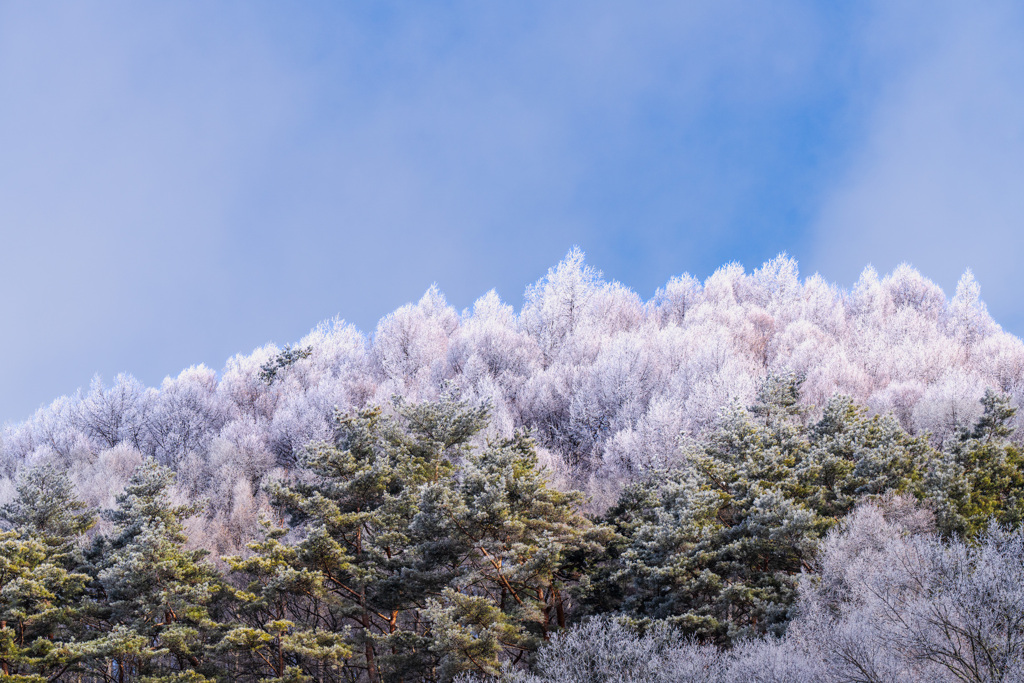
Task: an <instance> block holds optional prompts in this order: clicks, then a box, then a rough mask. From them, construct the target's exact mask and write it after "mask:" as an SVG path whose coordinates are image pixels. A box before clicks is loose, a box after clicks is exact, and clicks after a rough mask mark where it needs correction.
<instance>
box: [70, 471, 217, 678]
mask: <svg viewBox="0 0 1024 683" xmlns="http://www.w3.org/2000/svg"><path fill="white" fill-rule="evenodd" d="M174 476H175V475H174V473H173V472H172V471H171V470H169V469H168V468H166V467H164V466H162V465H159V464H158V463H156V461H154V460H152V459H148V460H146V461H145V462H144V463H143V464H142V465H140V466H139V467H138V468H137V469H136V470H135V472H134V474H133V475H132V478H131V480H130V481H129V483H128V485H127V486H126V487H125V490H124V491H123V492H122V493H121V494H120V495H118V496H117V498H116V507H115V508H114V509H113V510H111V511H109V512H108V513H107V514H106V517H107V519H108V520H110V521H111V522H113V525H114V530H113V533H112V535H111V536H110V537H100V538H99V539H97V541H96V542H95V543H94V544H93V546H92V547H91V548H90V549H89V551H88V553H87V559H88V560H89V561H90V562H91V567H92V573H93V576H94V579H95V581H94V583H93V591H94V600H95V614H94V617H93V618H94V623H95V628H96V630H97V631H98V632H99V633H100V634H101V635H100V636H99V637H98V638H96V639H94V640H93V641H92V642H91V643H90V644H89V647H88V649H87V650H86V651H85V654H86V655H87V656H88V657H89V662H88V665H89V668H90V670H91V671H93V672H97V673H98V672H109V671H114V672H116V680H117V681H118V682H119V683H121V681H127V680H136V679H140V678H142V679H146V680H150V681H154V683H155V682H156V681H164V680H166V681H172V680H180V679H181V677H182V676H186V677H191V678H192V679H195V680H200V679H202V678H203V677H204V676H206V675H215V673H216V672H215V671H214V670H213V666H212V664H211V663H210V662H209V661H208V659H207V658H206V648H207V646H208V645H210V644H211V643H212V641H213V640H214V639H215V638H216V624H215V622H214V621H213V620H212V619H211V616H210V611H209V610H210V607H211V605H212V604H213V603H214V602H215V600H216V599H217V597H218V594H219V593H220V592H221V586H220V582H219V580H218V576H217V574H216V572H215V571H214V570H213V568H212V567H211V566H210V565H208V564H207V563H206V562H205V561H204V559H203V558H204V556H205V555H206V551H203V550H186V549H185V547H184V546H185V543H186V542H187V540H188V538H187V537H186V536H185V533H184V521H185V520H186V519H187V518H188V517H190V516H192V515H194V514H195V513H196V512H198V510H199V508H198V506H196V505H173V504H171V499H170V490H169V489H170V487H171V485H172V483H173V481H174ZM190 672H191V673H190ZM104 675H107V674H104Z"/></svg>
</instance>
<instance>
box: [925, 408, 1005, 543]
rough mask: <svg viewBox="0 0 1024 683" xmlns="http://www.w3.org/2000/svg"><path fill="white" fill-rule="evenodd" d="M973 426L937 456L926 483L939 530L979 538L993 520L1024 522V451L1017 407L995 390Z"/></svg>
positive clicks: (926, 493)
mask: <svg viewBox="0 0 1024 683" xmlns="http://www.w3.org/2000/svg"><path fill="white" fill-rule="evenodd" d="M981 403H982V407H983V412H982V415H981V417H980V418H979V419H978V421H977V422H976V424H975V425H974V427H973V428H971V429H967V430H964V431H963V432H961V434H960V437H959V438H958V439H957V440H956V441H954V442H953V443H952V444H950V446H949V448H948V449H947V450H946V451H944V452H943V453H942V454H941V455H940V457H939V458H938V459H937V460H936V462H935V463H934V465H933V467H932V468H931V470H930V472H929V474H928V477H927V480H926V481H925V482H924V484H923V491H924V493H925V495H927V496H928V497H929V498H931V499H932V500H933V504H934V505H935V507H936V512H937V522H938V526H939V530H940V531H942V532H943V533H946V534H958V535H964V536H968V537H974V536H976V535H977V534H978V533H979V532H981V531H984V530H985V528H986V527H987V526H988V524H989V522H990V520H995V521H997V522H999V523H1001V524H1005V525H1009V526H1011V527H1015V526H1017V525H1019V524H1020V523H1021V522H1022V521H1024V454H1022V453H1021V450H1020V448H1019V447H1018V446H1017V445H1016V444H1014V443H1013V442H1012V441H1011V440H1010V437H1011V436H1012V435H1013V428H1012V427H1011V426H1010V421H1011V420H1012V419H1013V416H1014V415H1015V414H1016V408H1014V407H1012V406H1011V405H1010V399H1009V397H1007V396H1004V395H1001V394H998V393H996V392H994V391H992V390H991V389H989V390H987V391H986V392H985V396H984V397H983V398H982V400H981Z"/></svg>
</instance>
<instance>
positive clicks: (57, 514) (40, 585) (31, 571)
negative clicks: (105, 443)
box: [0, 465, 94, 681]
mask: <svg viewBox="0 0 1024 683" xmlns="http://www.w3.org/2000/svg"><path fill="white" fill-rule="evenodd" d="M0 519H3V520H4V521H5V522H6V523H7V525H9V526H10V527H12V528H13V529H14V530H13V531H8V532H6V533H0V671H2V672H3V675H2V676H0V679H3V680H40V681H45V680H52V679H54V678H56V677H58V676H59V675H61V673H63V672H65V671H67V670H69V669H71V668H72V667H73V666H74V665H75V664H76V662H77V661H78V659H79V653H78V652H77V651H76V649H75V646H74V644H73V643H71V644H69V641H71V640H73V639H74V637H75V635H76V634H77V633H78V632H79V631H80V628H79V626H80V618H81V610H80V604H79V599H80V597H81V596H82V594H83V593H84V591H85V586H86V584H87V583H88V581H89V577H88V576H87V575H86V574H82V573H79V572H76V571H74V569H75V565H76V564H77V561H78V560H79V559H80V557H78V553H77V543H78V542H79V541H80V539H81V536H82V534H84V533H85V532H86V531H88V530H89V529H90V528H91V527H92V526H93V524H94V518H93V515H92V514H91V512H90V511H88V510H87V509H86V506H85V504H84V503H82V502H81V501H80V500H79V499H78V498H77V497H76V496H75V493H74V488H73V487H72V485H71V482H70V480H69V479H68V478H67V476H66V475H65V474H64V473H63V472H61V471H59V470H57V469H56V468H54V467H52V466H50V465H41V466H39V467H36V468H33V469H30V470H26V471H25V472H23V473H22V475H21V477H20V478H19V482H18V489H17V496H16V498H15V499H14V500H13V501H12V502H11V503H8V504H7V505H4V506H3V507H2V508H0Z"/></svg>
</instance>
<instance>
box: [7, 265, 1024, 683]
mask: <svg viewBox="0 0 1024 683" xmlns="http://www.w3.org/2000/svg"><path fill="white" fill-rule="evenodd" d="M1022 394H1024V345H1022V344H1021V342H1020V340H1018V339H1017V338H1016V337H1013V336H1011V335H1008V334H1006V333H1004V332H1002V331H1001V330H1000V329H999V327H998V326H997V325H996V324H995V323H994V322H993V321H992V320H991V319H990V318H989V317H988V314H987V313H986V312H985V308H984V305H983V304H982V303H981V301H980V299H979V298H978V288H977V285H976V284H975V283H974V281H973V280H972V279H971V277H970V275H969V274H968V275H966V276H965V277H964V278H963V279H962V280H961V282H960V285H959V286H958V288H957V292H956V294H955V295H954V297H953V298H952V300H950V301H947V300H946V298H945V297H944V295H943V294H942V292H941V291H940V290H939V289H938V288H937V287H936V286H935V285H933V284H932V283H930V282H928V281H927V280H925V279H923V278H922V277H921V276H920V275H918V274H917V273H916V272H915V271H913V270H912V269H910V268H909V267H906V266H902V267H900V268H898V269H897V270H896V271H895V272H894V273H892V274H891V275H889V276H887V277H886V278H884V279H880V278H879V277H878V276H877V275H876V274H875V273H874V271H872V270H870V269H869V270H868V271H865V273H864V275H863V276H862V277H861V279H860V280H859V281H858V283H857V284H856V286H855V287H854V288H853V290H852V291H850V292H843V291H840V290H838V289H837V288H835V287H832V286H831V285H828V284H826V283H824V282H823V281H822V280H821V279H820V278H818V277H816V276H815V277H812V278H809V279H807V280H806V281H803V282H801V281H800V280H799V279H798V277H797V272H796V264H795V263H794V262H793V261H792V260H790V259H788V258H785V257H780V258H778V259H775V260H774V261H772V262H770V263H768V264H766V265H765V266H764V267H763V268H761V269H759V270H757V271H755V272H754V273H752V274H749V275H748V274H745V273H744V272H743V270H742V268H740V267H739V266H735V265H731V266H727V267H725V268H722V269H720V270H719V271H717V272H716V273H715V274H714V275H712V276H711V277H710V278H708V280H707V281H705V282H704V283H700V282H698V281H697V280H696V279H694V278H691V277H689V276H683V277H681V278H677V279H674V280H673V281H671V282H670V283H669V284H668V285H667V286H666V287H665V288H664V289H662V290H659V292H658V293H657V294H656V296H655V297H654V298H653V299H652V300H651V301H649V302H646V303H644V302H642V301H641V300H640V299H639V297H637V296H636V295H635V294H634V293H632V292H630V291H629V290H627V289H625V288H624V287H622V286H621V285H619V284H617V283H607V282H604V281H602V280H601V279H600V277H599V274H598V273H597V272H596V271H594V270H592V269H591V268H589V267H588V266H586V265H585V264H584V263H583V259H582V255H581V254H580V253H579V252H577V251H573V252H571V253H570V254H569V255H568V257H567V258H566V259H565V261H563V262H562V263H561V264H559V265H558V266H557V267H556V268H553V269H552V270H551V271H549V273H548V275H547V276H546V277H545V278H543V279H541V280H540V281H539V282H538V283H537V284H536V285H535V286H533V287H531V288H530V289H529V290H528V291H527V296H526V303H525V305H524V308H523V310H522V311H520V312H519V313H518V314H516V313H515V312H514V311H513V310H512V308H511V307H509V306H506V305H504V304H502V303H501V302H500V301H499V300H498V298H497V295H495V294H494V293H493V292H492V293H490V294H488V295H486V296H485V297H483V298H482V299H481V300H480V301H478V302H477V303H476V304H475V305H474V307H473V309H472V310H467V311H465V312H463V313H462V314H458V313H457V312H456V311H454V310H453V309H452V308H451V307H449V306H448V305H447V304H446V303H445V301H444V299H443V297H441V295H440V294H439V293H438V292H437V291H436V290H434V289H431V290H430V291H428V292H427V294H426V295H425V296H424V298H423V299H422V300H421V301H420V302H419V303H418V304H417V305H415V306H413V305H410V306H405V307H403V308H401V309H399V310H398V311H396V312H395V313H394V314H392V315H390V316H388V317H387V318H385V319H384V320H382V321H381V323H380V324H379V325H378V327H377V329H376V331H375V333H374V334H373V335H372V336H371V337H364V336H363V335H361V334H360V333H358V332H357V331H356V330H354V329H353V328H352V327H350V326H346V325H343V324H341V323H340V322H334V323H329V324H325V325H322V326H321V327H319V328H317V330H315V331H314V332H313V333H311V334H310V335H309V336H308V337H306V338H305V339H303V340H301V341H300V342H299V344H298V345H296V346H295V347H291V346H289V347H285V348H284V349H278V348H276V347H274V346H268V347H265V348H262V349H259V350H257V351H256V352H254V353H253V354H251V355H249V356H237V357H235V358H233V359H232V360H231V361H229V363H228V365H227V367H226V368H225V369H224V370H223V371H222V372H221V373H220V374H219V375H218V374H217V373H214V372H213V371H211V370H209V369H207V368H204V367H195V368H190V369H188V370H186V371H185V372H183V373H182V374H181V375H179V376H178V377H177V378H173V379H172V378H168V379H167V380H165V381H164V383H163V385H162V386H161V387H160V388H159V389H147V388H145V387H143V386H142V385H140V384H139V383H138V382H136V381H135V380H134V379H132V378H131V377H128V376H119V377H118V378H116V379H115V381H114V384H113V385H112V386H110V387H107V386H104V385H103V384H102V383H101V382H100V381H99V380H98V379H97V380H96V381H95V382H94V383H93V385H92V387H91V388H90V390H89V391H88V392H87V393H84V394H80V395H76V396H72V397H64V398H61V399H58V400H57V401H55V402H54V403H53V404H51V405H50V406H48V407H45V408H43V409H41V410H40V411H39V412H38V413H37V414H36V415H35V416H33V417H32V418H31V419H30V420H28V421H26V422H24V423H22V424H20V425H15V426H10V427H7V428H6V429H5V431H4V434H3V439H2V443H0V475H2V477H0V680H12V681H43V680H53V681H57V680H66V681H72V680H76V681H118V682H119V683H120V682H123V681H154V682H155V681H168V682H169V681H194V682H199V681H206V680H271V681H307V680H311V681H352V682H353V683H355V682H357V681H370V682H372V683H376V682H377V681H389V682H390V681H403V682H406V683H414V682H416V681H449V680H452V679H453V678H456V677H460V676H462V677H465V676H476V677H484V678H487V677H494V676H501V677H504V678H506V679H508V680H511V681H546V680H566V681H572V680H580V681H583V680H588V681H591V680H592V681H600V680H609V681H610V680H632V679H630V676H632V677H633V679H636V680H666V681H668V680H673V681H676V680H678V681H687V680H736V681H747V680H762V681H783V680H823V681H824V680H829V681H831V680H871V681H889V680H891V681H898V680H921V681H924V680H939V681H941V680H977V681H989V680H1016V679H1014V678H1013V677H1014V676H1015V675H1017V674H1016V672H1017V671H1019V670H1020V668H1021V648H1022V646H1021V642H1024V641H1022V638H1024V625H1022V623H1021V622H1020V619H1019V617H1018V616H1017V615H1019V613H1020V612H1021V610H1020V607H1021V604H1022V603H1021V596H1024V589H1022V586H1021V584H1022V582H1021V579H1022V578H1024V570H1022V563H1024V559H1022V555H1021V550H1020V548H1021V531H1019V529H1020V528H1021V523H1022V522H1024V456H1022V454H1021V450H1020V438H1019V436H1018V431H1017V427H1018V426H1019V424H1020V417H1019V415H1018V413H1017V410H1016V408H1015V406H1016V405H1018V403H1019V400H1020V398H1021V395H1022ZM580 491H582V492H580ZM1014 530H1017V531H1014ZM985 610H989V612H985ZM613 648H614V649H615V650H616V651H622V652H623V653H624V654H623V656H622V658H620V659H610V658H609V657H608V652H609V651H610V650H611V649H613ZM624 667H626V668H624ZM627 669H628V670H627ZM658 676H662V678H660V679H659V678H658ZM666 676H668V677H667V678H666Z"/></svg>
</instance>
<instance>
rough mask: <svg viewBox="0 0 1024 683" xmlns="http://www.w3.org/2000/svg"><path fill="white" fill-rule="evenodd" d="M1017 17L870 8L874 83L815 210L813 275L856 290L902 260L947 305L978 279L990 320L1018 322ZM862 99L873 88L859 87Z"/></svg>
mask: <svg viewBox="0 0 1024 683" xmlns="http://www.w3.org/2000/svg"><path fill="white" fill-rule="evenodd" d="M1021 35H1024V8H1022V6H1021V5H1020V4H1019V3H1013V2H999V3H952V2H947V3H878V4H877V13H876V14H875V15H874V16H873V17H872V19H871V21H870V22H868V23H867V24H866V25H865V26H864V33H863V36H862V40H863V41H864V52H863V56H862V58H861V59H862V64H864V68H865V70H867V71H869V72H871V73H873V74H876V75H877V76H878V79H877V81H875V82H874V83H873V84H872V86H871V87H872V89H873V90H874V91H876V92H877V95H876V96H875V97H874V99H873V100H872V103H871V106H870V110H869V113H868V114H867V116H866V118H865V122H864V124H863V127H864V131H863V142H860V143H857V144H855V145H853V146H852V147H851V149H852V152H851V154H850V157H849V166H848V169H847V171H846V172H845V174H844V175H843V176H842V177H841V179H840V180H839V182H837V183H836V186H835V187H834V188H832V189H831V190H830V191H828V192H827V193H826V194H825V195H824V197H823V200H822V202H823V204H822V210H821V215H820V218H819V220H818V222H817V224H816V227H815V252H814V260H815V263H816V264H817V265H818V266H819V267H820V268H821V269H822V270H823V272H825V273H827V274H829V275H830V276H832V277H835V278H838V279H839V280H841V281H844V282H846V283H850V282H852V281H853V279H855V278H856V277H857V274H858V273H859V272H860V270H862V269H863V268H864V266H865V264H867V263H869V262H870V263H873V264H874V265H875V266H876V267H877V268H878V269H879V270H883V271H885V270H889V269H891V268H892V267H893V266H895V265H896V264H898V263H899V262H901V261H908V262H910V263H911V264H913V265H914V266H916V267H918V268H919V269H920V270H921V271H922V272H923V273H925V274H926V275H928V276H929V277H931V278H933V279H934V280H936V281H937V282H938V283H939V284H941V285H942V286H943V287H944V289H945V290H946V292H947V293H948V294H951V293H952V289H953V287H954V286H955V284H956V281H957V279H958V278H959V277H960V274H961V273H963V271H964V270H965V269H966V268H971V269H973V270H974V272H975V275H976V276H977V278H978V280H979V282H980V283H981V285H982V293H983V295H984V297H985V299H986V301H987V302H988V304H989V309H990V310H991V311H992V312H993V314H994V316H995V317H996V320H998V321H999V322H1001V323H1003V324H1004V325H1006V326H1007V327H1008V328H1009V329H1011V330H1013V331H1018V330H1019V329H1020V326H1021V324H1022V323H1024V305H1022V303H1021V299H1020V295H1019V292H1020V291H1021V289H1022V288H1024V276H1022V275H1021V270H1020V268H1019V260H1020V255H1021V254H1024V191H1022V188H1024V41H1022V40H1021V39H1020V37H1021ZM865 87H867V86H865Z"/></svg>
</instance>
